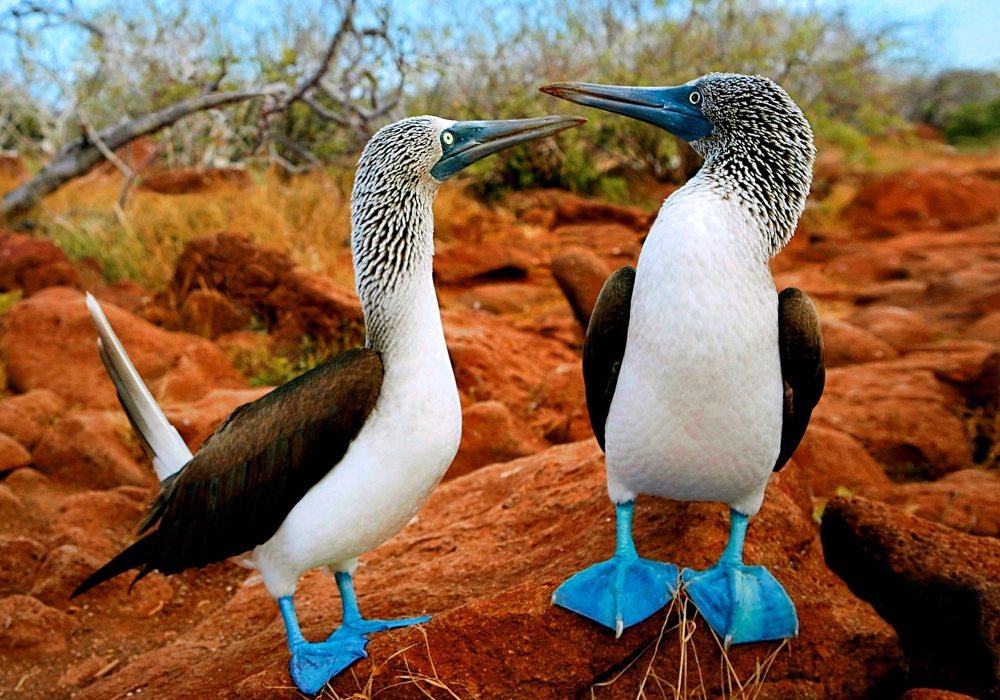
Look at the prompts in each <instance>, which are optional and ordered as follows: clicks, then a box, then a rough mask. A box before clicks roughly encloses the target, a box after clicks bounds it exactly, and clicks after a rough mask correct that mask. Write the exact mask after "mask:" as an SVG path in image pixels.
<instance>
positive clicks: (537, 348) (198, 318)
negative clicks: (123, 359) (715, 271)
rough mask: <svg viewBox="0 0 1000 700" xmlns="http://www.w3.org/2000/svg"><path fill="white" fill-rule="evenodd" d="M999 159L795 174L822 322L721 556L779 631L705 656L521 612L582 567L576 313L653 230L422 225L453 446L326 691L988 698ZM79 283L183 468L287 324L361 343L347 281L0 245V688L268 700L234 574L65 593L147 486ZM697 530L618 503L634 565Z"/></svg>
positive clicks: (663, 622)
mask: <svg viewBox="0 0 1000 700" xmlns="http://www.w3.org/2000/svg"><path fill="white" fill-rule="evenodd" d="M998 165H1000V159H998V158H995V157H994V158H992V159H991V158H986V157H969V158H960V157H957V156H955V157H949V158H948V159H946V161H945V162H934V163H930V164H929V165H928V167H926V168H921V169H909V170H898V169H897V172H894V173H893V174H890V175H884V176H879V175H869V176H866V177H863V178H853V179H852V178H848V177H847V176H846V174H845V173H844V171H843V168H842V167H841V166H839V165H838V163H837V162H834V161H832V160H821V162H820V163H819V164H818V167H817V183H816V190H815V192H814V197H813V200H812V202H811V205H810V210H809V211H808V212H807V215H806V217H805V218H804V219H803V224H802V226H801V229H800V231H799V232H798V234H797V235H796V237H795V238H794V239H793V242H792V243H791V244H790V245H789V246H788V248H787V249H786V250H785V251H784V252H783V253H782V254H781V255H780V256H778V258H777V259H775V261H774V263H773V272H774V273H775V279H776V282H777V285H778V287H779V288H783V287H786V286H796V287H799V288H801V289H803V290H805V291H806V292H808V293H809V294H810V295H811V296H812V297H813V299H814V300H815V301H816V303H817V306H818V308H819V309H820V312H821V314H822V317H823V318H822V320H823V331H824V335H825V339H826V353H827V365H828V368H829V369H828V375H827V376H828V380H827V389H826V393H825V395H824V398H823V400H822V401H821V403H820V405H819V406H818V407H817V410H816V412H815V414H814V418H813V423H812V425H811V427H810V429H809V431H808V432H807V434H806V437H805V439H804V441H803V443H802V446H801V447H800V448H799V450H798V452H797V453H796V455H795V457H794V458H793V460H792V462H791V463H790V464H789V465H788V466H787V467H786V468H785V470H783V471H782V472H781V473H779V474H777V475H775V476H774V477H773V479H772V483H771V486H770V488H769V490H768V494H767V498H766V500H765V504H764V507H763V509H762V511H761V514H760V515H759V516H758V517H757V518H755V519H754V520H752V521H751V525H750V531H749V535H748V541H747V560H748V562H752V563H760V564H764V565H766V566H768V567H769V568H770V569H771V571H772V572H773V573H774V574H775V576H776V577H777V578H778V579H779V580H780V581H781V582H782V583H783V584H784V585H785V587H786V588H787V590H788V592H789V594H790V595H791V597H792V598H793V600H794V601H795V603H796V606H797V608H798V611H799V615H800V621H801V635H800V636H799V638H797V639H795V640H792V641H790V642H788V643H784V644H757V645H746V646H741V647H737V648H734V649H732V650H730V652H729V653H728V654H723V653H722V650H721V648H720V647H719V645H718V642H717V640H716V639H715V638H714V637H713V635H712V634H711V632H710V631H709V630H708V629H707V628H706V626H705V625H704V624H703V622H702V621H701V619H700V618H699V617H698V616H697V614H696V612H695V611H694V610H693V608H691V607H689V606H685V605H684V604H683V602H682V601H677V602H676V603H675V604H674V605H673V606H671V608H670V609H669V610H665V611H663V612H661V613H660V614H658V615H656V616H654V617H653V618H651V619H650V620H648V621H646V622H644V623H642V624H640V625H637V626H636V627H634V628H631V629H629V630H627V631H626V632H625V634H624V635H623V636H622V638H621V639H620V640H618V641H615V639H614V636H613V634H612V633H610V632H608V631H607V630H604V629H601V628H599V627H598V626H597V625H594V624H592V623H590V622H588V621H586V620H584V619H582V618H580V617H578V616H575V615H572V614H570V613H568V612H566V611H564V610H561V609H558V608H553V607H552V606H551V605H550V604H549V597H550V596H551V593H552V591H553V589H554V588H555V586H557V585H558V584H559V583H560V582H561V581H562V580H564V579H565V578H566V577H567V576H568V575H570V574H571V573H573V572H575V571H577V570H579V569H580V568H582V567H584V566H587V565H589V564H590V563H593V562H596V561H598V560H600V559H603V558H606V557H607V556H608V555H609V554H610V553H611V551H612V549H613V540H614V526H613V509H612V506H611V504H610V503H609V502H608V499H607V496H606V492H605V486H604V473H603V469H604V466H603V455H602V454H601V452H600V450H599V448H598V447H597V444H596V441H594V440H593V437H592V434H591V431H590V426H589V421H588V418H587V412H586V404H585V401H584V391H583V381H582V377H581V373H580V346H581V343H582V338H583V334H582V325H581V324H582V323H584V322H585V321H586V319H587V318H588V316H589V313H590V309H591V308H592V305H593V303H594V300H595V298H596V295H597V292H598V291H599V289H600V285H601V283H602V282H603V280H604V278H605V277H606V275H607V274H608V273H609V272H610V271H611V270H613V269H615V268H617V267H619V266H621V265H624V264H634V263H635V261H636V259H637V257H638V254H639V252H640V250H641V246H642V241H643V238H644V235H645V232H646V231H647V230H648V228H649V225H650V223H651V221H652V218H653V217H654V216H655V212H652V213H651V212H647V211H643V210H639V209H633V208H627V207H618V206H611V205H607V204H601V203H597V202H592V201H588V200H584V199H581V198H578V197H575V196H572V195H569V194H566V193H561V192H553V191H538V192H530V193H524V194H519V195H517V196H514V197H511V198H509V199H508V200H507V201H506V202H505V203H504V206H503V207H502V208H497V209H490V208H487V207H485V206H482V205H475V206H470V207H468V208H467V209H465V210H464V211H461V212H450V213H449V216H448V217H447V218H446V219H443V220H439V230H441V231H442V240H441V241H440V243H439V247H438V251H439V252H438V255H437V257H436V261H435V275H436V278H437V282H438V287H439V292H440V297H441V300H442V305H443V309H444V310H443V317H444V325H445V334H446V337H447V341H448V346H449V350H450V352H451V357H452V361H453V364H454V366H455V373H456V377H457V379H458V384H459V389H460V392H461V397H462V405H463V418H464V432H463V439H462V445H461V449H460V451H459V455H458V458H457V459H456V460H455V463H454V465H453V466H452V468H451V470H450V471H449V473H448V475H447V477H446V482H445V483H444V484H443V485H442V486H441V487H439V488H438V490H437V491H436V492H435V493H434V495H433V496H432V498H431V500H430V501H429V503H428V504H427V505H426V506H425V507H424V509H423V510H422V511H421V513H420V515H419V517H418V518H417V519H416V520H415V521H414V522H413V523H411V524H410V525H409V526H407V527H406V528H405V529H404V530H403V531H402V532H401V533H399V535H397V536H396V537H395V538H394V539H393V540H391V541H390V542H389V543H387V544H386V545H384V546H383V547H381V548H379V549H378V550H376V551H374V552H372V553H370V554H369V555H368V556H367V557H365V558H364V560H363V561H362V565H361V567H360V568H359V572H358V575H357V578H356V582H357V589H358V594H359V597H360V601H361V606H362V609H363V610H364V611H365V612H366V613H368V614H370V615H373V616H399V615H418V614H423V613H427V614H431V615H433V616H434V619H433V620H432V621H431V622H430V623H428V624H427V625H424V626H422V627H421V628H413V629H407V630H402V631H396V632H393V633H384V634H380V635H377V636H375V638H374V639H373V641H372V643H371V645H370V647H369V650H370V652H371V656H370V658H369V659H367V660H364V661H362V662H359V663H358V664H356V665H355V666H354V667H352V669H351V670H350V671H348V672H347V673H345V674H343V675H342V676H341V677H340V678H338V679H336V681H335V682H334V683H333V684H332V685H331V686H330V687H329V688H327V689H326V690H324V691H323V693H324V694H325V696H327V697H372V696H375V695H377V696H378V697H384V698H396V697H399V698H404V697H405V698H410V697H413V698H418V697H422V698H426V697H435V698H467V697H475V698H510V697H539V698H574V697H581V698H588V697H592V698H635V697H648V698H654V697H667V698H680V697H683V698H689V697H694V698H724V697H733V698H751V697H760V698H802V699H803V700H804V699H806V698H818V699H819V698H822V699H828V698H829V699H832V698H864V697H873V698H889V699H892V700H895V699H896V698H900V697H903V698H906V700H933V699H935V698H937V699H941V700H945V699H951V700H955V699H956V698H957V699H961V698H963V697H969V696H971V697H976V698H993V697H1000V587H998V586H1000V584H998V583H997V581H1000V543H998V542H997V540H996V537H997V536H998V535H1000V471H998V469H997V466H998V462H997V460H998V457H1000V348H998V343H1000V167H998ZM189 179H191V178H189ZM202 179H204V178H202ZM195 180H197V178H194V179H193V180H192V182H194V181H195ZM206 181H207V180H206ZM199 182H200V180H199V181H198V182H195V184H194V185H191V186H192V187H195V186H197V187H202V186H211V183H208V184H207V185H206V184H205V183H201V184H199ZM244 185H245V186H248V187H250V186H252V185H249V184H246V183H244ZM157 191H159V190H157ZM181 191H182V192H183V191H187V190H183V189H182V190H181ZM666 193H667V190H664V191H663V192H659V193H657V194H659V195H665V194H666ZM164 196H181V195H173V194H169V193H167V194H164ZM439 216H440V215H439ZM345 264H346V263H345ZM85 289H88V290H91V291H94V292H95V293H96V295H97V296H98V298H100V299H101V301H102V303H103V304H104V306H105V309H106V311H107V314H108V317H109V319H110V321H111V323H112V325H113V326H114V327H115V329H116V330H117V332H118V334H119V336H120V337H121V339H122V341H123V343H124V345H125V347H126V348H127V349H128V351H129V353H130V355H131V356H132V359H133V361H134V362H135V364H136V366H137V367H138V369H139V371H140V373H141V374H142V375H143V377H144V378H145V379H146V381H147V383H148V384H149V386H150V388H151V390H152V391H153V393H154V395H155V396H156V397H157V398H158V400H159V401H160V402H161V404H162V405H163V406H164V409H165V411H166V413H167V415H168V416H169V418H170V419H171V421H172V422H173V423H174V424H175V425H176V426H177V428H178V430H179V431H180V432H181V435H182V436H183V437H184V439H185V440H186V441H187V442H188V443H189V444H190V445H191V446H192V448H196V447H197V446H198V445H199V444H201V442H202V441H204V439H205V438H206V437H207V436H208V435H210V434H211V432H212V430H214V429H215V428H216V427H217V426H218V425H219V424H220V423H221V421H222V420H224V418H225V417H226V416H227V415H228V414H229V412H230V411H232V409H233V408H235V407H236V406H238V405H240V404H242V403H245V402H247V401H250V400H253V399H254V398H257V397H259V396H261V395H263V394H264V393H266V392H267V391H268V387H266V386H263V387H262V386H252V385H251V382H250V380H249V379H248V374H252V373H250V372H248V371H247V369H246V367H247V363H246V358H247V357H254V356H257V355H260V354H275V353H281V352H285V353H289V352H290V353H292V354H294V353H295V352H296V351H297V349H300V346H301V342H302V338H303V335H304V334H308V335H309V336H310V337H312V338H313V339H314V340H315V341H316V342H318V343H320V344H321V345H323V346H324V347H326V348H328V349H329V348H333V349H337V348H341V347H345V346H348V345H351V344H356V343H357V342H358V341H359V339H360V338H361V326H360V320H361V317H360V308H359V306H358V304H357V300H356V299H355V298H354V296H353V295H352V294H351V293H350V292H349V291H348V290H347V289H346V287H344V286H341V285H339V284H337V283H335V282H333V281H331V279H329V278H327V277H324V276H321V275H319V274H317V273H315V272H312V271H311V270H309V269H306V268H304V267H301V266H297V265H295V264H294V263H293V262H292V260H291V259H290V258H289V257H287V256H286V255H285V254H284V253H283V252H281V251H277V250H272V249H267V248H262V247H260V246H257V245H255V244H253V243H251V242H250V241H249V240H248V239H246V238H245V237H243V236H241V235H240V233H239V232H234V231H231V232H220V233H218V234H217V235H214V236H211V237H206V238H199V239H195V240H193V241H191V242H190V243H189V244H188V246H187V247H186V249H185V250H184V252H183V253H182V255H181V256H180V258H179V259H178V261H177V264H176V273H175V275H174V278H173V280H172V282H171V283H170V285H169V286H168V287H167V288H166V289H163V290H146V289H144V288H142V287H141V286H139V285H137V284H135V283H118V284H113V285H112V284H108V283H106V282H105V281H104V280H103V278H102V277H101V276H100V274H99V272H97V271H95V268H94V266H93V265H92V264H89V263H88V261H86V260H84V261H80V262H70V261H69V260H68V259H67V258H66V256H65V255H64V254H63V253H62V251H61V250H60V249H58V248H56V247H55V246H53V245H51V244H50V243H48V242H46V241H44V240H41V239H38V238H31V237H28V236H26V235H22V234H19V233H13V232H3V233H0V291H5V292H15V293H14V294H13V295H10V296H8V297H4V298H8V299H11V300H13V299H15V298H17V294H20V295H21V296H22V297H23V298H21V299H20V300H19V301H16V303H14V304H13V305H12V306H11V307H10V308H9V310H8V311H6V313H5V314H4V315H3V318H2V330H0V359H2V361H3V366H4V369H5V372H6V384H7V386H8V387H9V389H8V391H7V393H6V394H5V398H3V399H2V400H0V697H2V698H8V697H10V698H46V699H52V698H69V697H77V698H93V699H98V698H100V699H104V698H126V697H139V696H149V697H154V698H164V699H168V700H169V699H180V698H215V697H233V698H272V697H298V693H297V692H296V691H295V690H294V689H293V688H292V685H291V681H290V679H289V677H288V673H287V664H288V651H287V648H286V646H285V639H284V632H283V626H282V624H281V620H280V617H279V615H278V611H277V606H276V605H275V604H274V602H273V601H272V600H271V599H270V598H269V597H268V596H267V594H266V592H265V591H264V588H263V586H262V585H261V583H260V578H259V576H257V575H255V574H254V573H253V572H248V571H247V570H245V569H241V568H239V567H237V566H236V565H235V564H232V563H228V562H226V563H221V564H217V565H214V566H211V567H208V568H206V569H202V570H194V571H188V572H185V573H183V574H180V575H176V576H171V577H163V576H160V575H159V574H152V575H150V576H148V577H147V578H145V579H144V580H142V581H141V582H139V583H138V584H137V585H136V586H135V587H134V589H133V590H132V591H131V593H129V592H128V588H129V585H128V580H127V577H122V579H119V580H115V581H113V582H110V583H108V584H105V585H102V586H100V587H98V588H97V589H95V590H94V591H92V592H90V593H88V594H85V595H84V596H81V597H80V598H78V599H75V600H73V601H70V600H68V594H69V593H70V592H71V591H72V589H73V588H74V587H75V586H76V585H77V584H78V583H79V582H80V581H81V580H82V579H83V578H84V577H85V576H86V575H87V574H89V573H90V572H92V571H93V570H95V569H96V568H97V567H98V566H100V564H101V563H103V562H104V561H106V560H107V559H108V558H109V557H111V556H112V555H114V554H115V553H116V552H117V551H119V550H120V549H121V548H123V547H124V546H126V545H127V544H129V543H130V542H131V541H133V539H134V532H135V529H136V526H137V524H138V523H139V521H140V520H141V519H142V517H143V514H144V512H145V508H146V504H147V503H148V502H149V501H150V499H151V498H152V497H153V496H154V495H155V493H156V489H157V484H156V479H155V476H154V475H153V472H152V469H151V467H150V465H149V464H148V461H147V460H146V459H145V457H144V456H143V454H142V451H141V449H140V448H139V446H138V443H137V441H136V439H135V437H134V435H133V434H132V432H131V428H130V426H129V424H128V421H127V419H126V418H125V416H124V414H123V413H122V412H121V410H120V409H119V407H118V404H117V400H116V397H115V393H114V389H113V386H112V385H111V383H110V381H109V380H108V379H107V378H106V376H105V373H104V370H103V368H102V366H101V364H100V360H99V358H98V355H97V352H96V346H95V334H94V331H93V328H92V325H91V323H90V320H89V316H88V314H87V312H86V309H85V306H84V303H83V290H85ZM241 358H242V359H241ZM234 363H235V364H234ZM237 367H240V369H243V370H244V371H242V372H241V371H239V369H237ZM257 383H259V382H258V381H254V384H257ZM726 533H727V516H726V512H725V507H724V506H721V505H718V504H688V503H678V502H671V501H666V500H663V499H654V498H642V499H640V500H639V503H638V506H637V510H636V525H635V534H636V543H637V546H638V548H639V550H640V552H641V553H642V554H644V555H645V556H649V557H652V558H656V559H661V560H669V561H672V562H674V563H677V564H679V565H682V566H690V567H694V568H701V567H705V566H707V565H709V564H710V563H711V562H712V561H713V560H714V559H715V558H716V557H717V556H718V554H719V552H720V551H721V549H722V547H723V544H724V541H725V537H726ZM296 597H297V605H298V608H299V610H300V612H301V616H302V620H303V627H304V631H305V634H306V636H307V637H309V638H311V639H320V638H322V637H324V636H325V635H327V634H329V632H330V631H332V630H333V629H334V627H335V626H336V625H337V623H338V619H339V608H340V604H339V600H338V599H337V595H336V590H335V585H334V583H333V579H332V578H329V577H327V576H326V575H324V574H321V573H319V572H312V573H309V574H307V575H306V576H304V577H303V580H302V583H301V586H300V588H299V591H298V593H297V594H296ZM963 694H964V695H963Z"/></svg>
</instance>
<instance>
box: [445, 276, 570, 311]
mask: <svg viewBox="0 0 1000 700" xmlns="http://www.w3.org/2000/svg"><path fill="white" fill-rule="evenodd" d="M552 297H553V293H552V290H550V289H546V288H545V287H540V286H538V285H534V284H524V283H518V282H493V283H490V284H480V285H476V286H475V287H473V288H472V289H470V290H469V291H467V292H465V293H464V294H462V295H461V297H459V298H460V300H461V302H462V303H463V304H465V305H466V306H468V307H469V308H470V309H477V310H478V309H482V310H483V311H489V312H490V313H494V314H518V313H523V312H524V311H525V310H527V309H528V308H529V307H531V306H535V305H536V304H540V303H543V302H545V301H548V300H549V299H551V298H552Z"/></svg>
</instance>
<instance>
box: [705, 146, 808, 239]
mask: <svg viewBox="0 0 1000 700" xmlns="http://www.w3.org/2000/svg"><path fill="white" fill-rule="evenodd" d="M814 158H815V150H814V148H813V145H812V134H811V133H810V134H808V140H801V141H798V140H795V139H793V138H792V137H788V138H786V139H775V138H762V137H753V136H751V137H747V136H745V135H742V136H741V137H740V138H739V139H736V138H724V137H723V138H720V139H719V140H718V141H717V142H716V143H714V144H713V148H712V149H711V151H710V152H708V153H707V154H705V164H704V165H703V166H702V168H701V170H700V171H698V174H697V175H696V176H695V178H693V180H694V181H695V182H693V183H692V184H693V185H694V186H707V187H709V188H710V189H711V190H712V191H714V192H715V193H716V194H717V195H719V196H720V197H722V198H723V199H726V200H729V201H733V202H736V203H737V204H738V205H739V206H740V208H741V209H742V210H743V211H744V213H745V215H746V216H747V217H748V220H749V221H750V222H751V223H752V224H753V225H754V227H755V228H756V229H758V230H759V231H760V233H761V235H762V237H763V250H764V252H765V254H766V256H767V257H768V258H770V257H773V256H774V255H777V253H778V251H780V250H781V249H782V248H783V247H784V246H785V244H786V243H788V241H789V240H790V239H791V237H792V235H793V234H794V233H795V227H796V225H797V224H798V221H799V217H800V216H801V215H802V211H803V210H804V209H805V206H806V198H807V197H808V196H809V189H810V186H811V184H812V165H813V160H814Z"/></svg>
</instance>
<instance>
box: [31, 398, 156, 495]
mask: <svg viewBox="0 0 1000 700" xmlns="http://www.w3.org/2000/svg"><path fill="white" fill-rule="evenodd" d="M109 381H110V380H109ZM122 420H123V421H125V420H127V419H125V417H124V415H122ZM127 425H128V424H127V422H126V423H124V425H122V426H121V427H116V425H115V424H114V423H113V422H112V421H111V420H109V417H108V414H107V413H106V412H104V411H78V412H74V413H70V414H69V415H67V416H66V417H65V418H63V419H62V420H61V421H60V422H59V423H57V424H56V426H55V427H54V428H52V429H51V430H49V432H47V433H46V434H45V437H43V438H42V441H41V442H40V443H39V444H38V447H36V448H35V452H34V454H33V461H34V466H35V468H36V469H38V470H39V471H40V472H42V473H44V474H47V475H48V476H51V477H52V478H53V479H56V480H58V481H61V482H65V483H71V484H77V485H79V486H84V487H86V488H92V489H110V488H114V487H115V486H121V485H123V484H125V485H132V486H154V485H155V484H156V475H155V474H153V472H152V470H151V469H149V468H143V467H140V466H139V464H138V463H137V462H136V460H135V457H134V456H133V455H132V452H131V451H130V450H129V449H128V448H127V447H125V445H123V444H122V442H121V439H120V438H119V434H120V432H119V431H120V430H121V429H122V428H124V426H127ZM124 429H128V428H124Z"/></svg>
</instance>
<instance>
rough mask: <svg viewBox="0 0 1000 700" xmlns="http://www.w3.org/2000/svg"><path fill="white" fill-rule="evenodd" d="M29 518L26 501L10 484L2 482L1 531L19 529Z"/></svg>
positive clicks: (0, 485)
mask: <svg viewBox="0 0 1000 700" xmlns="http://www.w3.org/2000/svg"><path fill="white" fill-rule="evenodd" d="M29 520H30V518H29V517H28V509H27V507H26V506H25V504H24V501H22V500H21V499H20V498H19V497H18V495H17V494H16V493H14V491H13V490H12V489H11V488H10V487H9V486H7V485H6V484H0V531H4V532H7V531H18V530H19V529H20V528H21V527H22V526H24V525H25V524H26V521H29Z"/></svg>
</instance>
